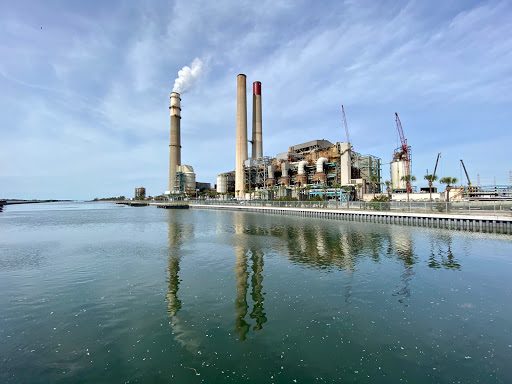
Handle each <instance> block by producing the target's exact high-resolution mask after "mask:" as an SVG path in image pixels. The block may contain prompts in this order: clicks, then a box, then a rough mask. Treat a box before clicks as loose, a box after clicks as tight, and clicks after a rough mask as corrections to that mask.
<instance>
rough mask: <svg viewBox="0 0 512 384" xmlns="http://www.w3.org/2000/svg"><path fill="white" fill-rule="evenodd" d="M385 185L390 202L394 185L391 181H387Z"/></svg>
mask: <svg viewBox="0 0 512 384" xmlns="http://www.w3.org/2000/svg"><path fill="white" fill-rule="evenodd" d="M384 184H386V192H387V193H388V197H389V200H391V186H392V185H393V183H392V182H391V181H389V180H386V181H385V182H384Z"/></svg>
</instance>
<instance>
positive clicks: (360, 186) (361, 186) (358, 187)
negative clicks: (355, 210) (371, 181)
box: [356, 184, 363, 200]
mask: <svg viewBox="0 0 512 384" xmlns="http://www.w3.org/2000/svg"><path fill="white" fill-rule="evenodd" d="M356 188H357V190H356V192H357V199H358V200H359V195H360V193H359V192H361V188H363V184H356Z"/></svg>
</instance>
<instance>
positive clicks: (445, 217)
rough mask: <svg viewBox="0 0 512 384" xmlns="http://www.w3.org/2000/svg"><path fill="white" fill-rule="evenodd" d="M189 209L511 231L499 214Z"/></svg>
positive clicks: (198, 206) (511, 224)
mask: <svg viewBox="0 0 512 384" xmlns="http://www.w3.org/2000/svg"><path fill="white" fill-rule="evenodd" d="M190 208H194V209H221V210H230V211H245V212H259V213H267V214H274V215H291V216H302V217H315V218H323V219H333V220H346V221H358V222H369V223H382V224H397V225H409V226H416V227H431V228H446V229H455V230H464V231H475V232H493V233H505V234H512V217H509V216H502V215H478V214H468V215H464V214H448V213H409V212H371V211H354V210H341V209H337V210H333V209H322V208H290V207H258V206H244V205H228V204H226V205H209V204H197V203H193V204H190Z"/></svg>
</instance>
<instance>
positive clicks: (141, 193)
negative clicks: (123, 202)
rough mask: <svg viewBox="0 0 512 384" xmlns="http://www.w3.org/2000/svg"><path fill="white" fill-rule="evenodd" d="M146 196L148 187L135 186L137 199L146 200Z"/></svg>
mask: <svg viewBox="0 0 512 384" xmlns="http://www.w3.org/2000/svg"><path fill="white" fill-rule="evenodd" d="M145 198H146V188H144V187H139V188H135V200H144V199H145Z"/></svg>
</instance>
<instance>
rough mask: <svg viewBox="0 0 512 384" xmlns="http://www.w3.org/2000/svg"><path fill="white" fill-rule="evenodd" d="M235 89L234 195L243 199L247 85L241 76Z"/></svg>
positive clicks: (245, 157) (243, 76) (244, 78)
mask: <svg viewBox="0 0 512 384" xmlns="http://www.w3.org/2000/svg"><path fill="white" fill-rule="evenodd" d="M236 85H237V87H236V167H235V194H236V197H238V198H243V197H244V162H245V160H247V84H246V77H245V75H243V74H240V75H238V77H237V84H236Z"/></svg>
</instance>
